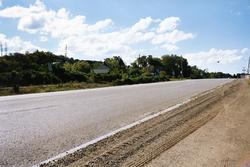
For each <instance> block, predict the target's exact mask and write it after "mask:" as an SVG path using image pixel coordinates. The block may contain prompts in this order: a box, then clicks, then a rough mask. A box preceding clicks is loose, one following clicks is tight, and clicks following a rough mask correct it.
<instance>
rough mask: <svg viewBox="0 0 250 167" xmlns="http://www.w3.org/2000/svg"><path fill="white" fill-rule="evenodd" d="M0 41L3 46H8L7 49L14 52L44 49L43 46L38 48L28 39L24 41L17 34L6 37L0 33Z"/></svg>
mask: <svg viewBox="0 0 250 167" xmlns="http://www.w3.org/2000/svg"><path fill="white" fill-rule="evenodd" d="M0 42H1V43H2V45H3V46H4V47H5V44H6V45H7V47H8V51H9V52H12V53H15V52H19V53H25V52H26V51H28V52H34V51H36V50H44V51H45V49H43V48H40V47H38V46H35V45H33V44H32V43H31V42H30V41H24V40H22V39H21V38H20V37H19V36H14V37H12V38H7V36H6V35H5V34H2V33H0Z"/></svg>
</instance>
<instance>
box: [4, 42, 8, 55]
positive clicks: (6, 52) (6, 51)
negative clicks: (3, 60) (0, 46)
mask: <svg viewBox="0 0 250 167" xmlns="http://www.w3.org/2000/svg"><path fill="white" fill-rule="evenodd" d="M4 51H5V55H6V56H7V55H8V46H7V42H5V48H4Z"/></svg>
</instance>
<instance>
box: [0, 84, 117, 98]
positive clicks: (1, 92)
mask: <svg viewBox="0 0 250 167" xmlns="http://www.w3.org/2000/svg"><path fill="white" fill-rule="evenodd" d="M112 85H113V84H112V83H85V82H82V83H78V82H70V83H64V84H55V85H36V86H22V87H20V92H19V93H18V94H28V93H43V92H55V91H66V90H77V89H87V88H100V87H108V86H112ZM6 95H16V93H15V92H14V91H13V88H12V87H4V88H0V96H6Z"/></svg>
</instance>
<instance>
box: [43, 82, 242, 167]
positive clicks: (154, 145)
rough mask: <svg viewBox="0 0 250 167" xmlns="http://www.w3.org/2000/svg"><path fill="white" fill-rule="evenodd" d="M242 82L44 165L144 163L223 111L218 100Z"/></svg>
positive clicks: (206, 94) (205, 94)
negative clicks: (218, 106)
mask: <svg viewBox="0 0 250 167" xmlns="http://www.w3.org/2000/svg"><path fill="white" fill-rule="evenodd" d="M239 85H240V82H239V81H234V82H232V83H229V84H226V85H224V86H222V87H219V88H216V89H214V90H213V91H208V92H206V93H203V94H200V95H199V96H198V97H196V98H194V99H193V100H191V101H190V102H189V103H187V104H184V105H182V106H181V107H179V108H177V109H174V110H173V111H170V112H167V113H165V114H163V115H160V116H158V117H156V118H153V119H151V120H149V121H146V122H144V123H142V124H140V125H137V126H135V127H132V128H130V129H128V130H125V131H122V132H119V133H117V134H115V135H113V136H111V137H109V138H107V139H104V140H102V141H100V142H98V143H95V144H93V145H90V146H88V147H86V148H84V149H81V150H79V151H77V152H75V153H73V154H69V155H67V156H66V157H64V158H62V159H59V160H57V161H55V162H50V163H47V164H43V165H41V166H46V167H47V166H49V167H51V166H71V167H75V166H86V167H87V166H88V167H94V166H100V167H104V166H105V167H114V166H131V167H139V166H144V165H145V164H147V163H148V162H150V161H151V160H152V159H154V158H156V157H157V156H159V155H160V154H161V153H162V152H164V151H166V150H168V149H169V148H171V147H172V146H174V145H175V144H177V143H178V142H179V141H181V140H182V139H184V138H185V137H187V136H188V135H189V134H191V133H193V132H194V131H195V130H197V129H198V128H200V127H201V126H203V125H204V124H206V123H207V122H208V121H209V120H211V119H212V118H214V117H215V116H216V115H217V114H218V112H219V111H220V110H218V108H216V109H214V106H215V104H217V103H218V102H219V101H221V100H222V99H223V98H224V97H225V96H227V95H229V94H231V93H232V92H235V91H237V90H238V88H239Z"/></svg>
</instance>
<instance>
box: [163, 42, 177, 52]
mask: <svg viewBox="0 0 250 167" xmlns="http://www.w3.org/2000/svg"><path fill="white" fill-rule="evenodd" d="M161 47H162V48H164V49H166V50H169V51H176V50H178V49H179V47H178V46H176V45H173V44H168V43H167V44H164V45H162V46H161Z"/></svg>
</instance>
